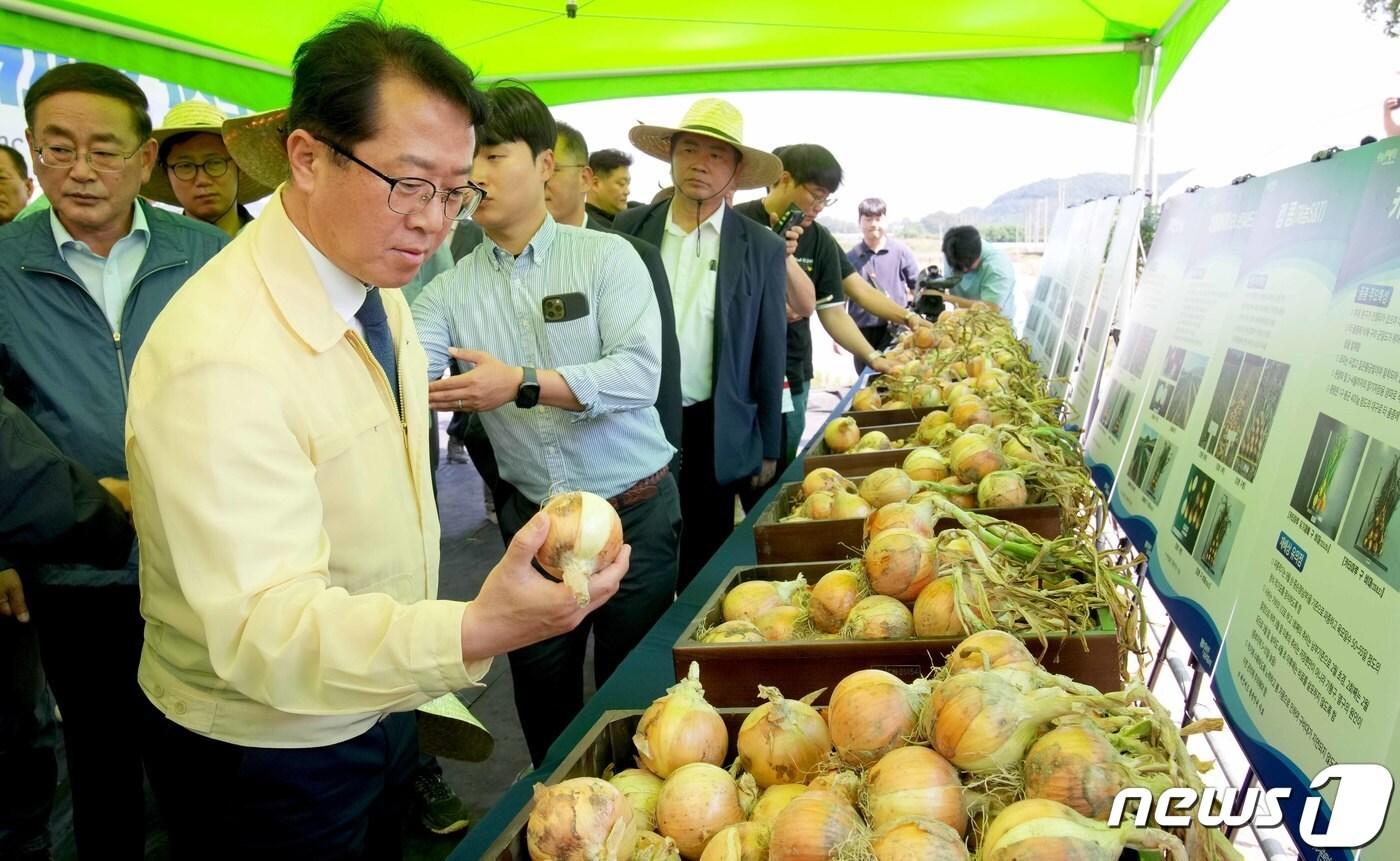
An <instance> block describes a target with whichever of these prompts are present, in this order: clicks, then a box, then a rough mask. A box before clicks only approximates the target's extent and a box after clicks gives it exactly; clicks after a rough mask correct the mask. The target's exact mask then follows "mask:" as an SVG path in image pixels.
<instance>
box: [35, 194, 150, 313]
mask: <svg viewBox="0 0 1400 861" xmlns="http://www.w3.org/2000/svg"><path fill="white" fill-rule="evenodd" d="M132 207H133V211H132V215H131V230H129V231H127V234H126V235H125V236H123V237H122V238H121V239H118V240H117V242H116V244H115V245H113V246H112V250H111V251H110V252H108V254H107V256H106V257H99V256H98V255H97V254H96V253H95V252H93V250H92V247H91V246H89V245H88V244H87V243H86V242H83V241H82V240H79V239H74V238H73V234H71V233H69V232H68V229H67V228H66V227H64V226H63V222H61V221H59V220H58V214H57V213H55V212H54V210H53V208H52V207H50V208H49V224H51V225H52V226H53V238H54V242H55V243H56V244H57V245H58V253H59V255H61V256H62V257H63V262H65V263H67V264H68V265H69V266H71V267H72V268H73V273H74V274H75V275H77V276H78V277H79V278H80V279H82V282H83V287H84V288H86V289H87V291H88V295H90V296H92V299H93V301H94V302H96V303H97V307H99V308H101V309H102V314H103V316H105V317H106V318H107V323H108V325H110V326H111V327H112V331H113V332H114V333H117V334H120V333H121V330H122V308H124V307H125V306H126V297H127V296H130V295H131V286H132V284H133V283H135V281H136V271H137V270H138V269H140V268H141V261H143V260H145V259H146V248H147V247H149V246H150V244H151V230H150V228H149V227H147V226H146V213H145V212H144V211H142V209H141V204H140V203H139V202H138V203H134V204H132Z"/></svg>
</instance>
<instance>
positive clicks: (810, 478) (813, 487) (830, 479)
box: [802, 466, 856, 497]
mask: <svg viewBox="0 0 1400 861" xmlns="http://www.w3.org/2000/svg"><path fill="white" fill-rule="evenodd" d="M855 489H856V486H855V484H854V483H853V482H852V481H851V480H850V479H848V478H845V477H844V476H842V475H841V473H839V472H837V471H836V470H834V469H832V468H831V467H829V466H820V467H817V468H816V469H814V470H812V471H811V472H809V473H807V475H806V477H804V478H803V479H802V495H803V496H804V497H806V496H811V495H812V494H814V493H820V492H822V491H825V492H827V493H835V492H836V491H838V490H844V491H847V492H854V491H855Z"/></svg>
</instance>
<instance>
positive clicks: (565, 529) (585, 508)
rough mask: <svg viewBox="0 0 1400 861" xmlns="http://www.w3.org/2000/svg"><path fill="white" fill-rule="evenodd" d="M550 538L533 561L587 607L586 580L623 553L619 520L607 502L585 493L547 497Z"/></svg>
mask: <svg viewBox="0 0 1400 861" xmlns="http://www.w3.org/2000/svg"><path fill="white" fill-rule="evenodd" d="M544 512H545V513H546V514H548V515H549V535H547V536H546V537H545V539H544V544H543V545H541V546H540V549H539V550H538V551H536V552H535V561H537V562H539V563H540V567H541V568H543V569H544V570H545V572H546V573H547V574H549V576H551V577H553V578H554V579H555V580H563V581H564V585H566V586H568V587H569V589H570V590H571V591H572V592H573V593H574V597H575V598H576V599H577V600H578V605H579V606H580V607H587V606H588V601H589V596H588V578H589V577H592V576H593V575H594V574H596V573H598V572H599V571H601V570H602V569H604V568H606V567H607V566H609V565H611V564H612V563H613V560H614V559H616V558H617V554H618V553H619V552H620V551H621V550H622V519H621V518H620V517H618V516H617V509H615V508H613V507H612V505H610V504H609V503H608V501H607V500H606V499H604V498H603V497H601V496H598V495H596V494H593V493H589V492H588V491H586V490H574V491H570V492H568V493H560V494H557V495H555V496H552V497H550V499H549V501H548V502H546V503H545V504H544Z"/></svg>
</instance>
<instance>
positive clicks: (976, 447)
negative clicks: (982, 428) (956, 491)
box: [948, 433, 1006, 482]
mask: <svg viewBox="0 0 1400 861" xmlns="http://www.w3.org/2000/svg"><path fill="white" fill-rule="evenodd" d="M948 465H949V466H951V467H952V468H953V474H954V475H956V476H957V477H958V478H960V479H962V480H963V481H966V482H978V481H981V480H982V479H983V478H985V477H986V476H988V475H990V474H991V473H993V472H996V471H997V470H999V469H1005V468H1006V458H1004V457H1002V455H1001V452H1000V451H998V450H997V448H996V446H995V445H994V444H993V443H992V442H991V441H989V440H988V439H987V438H986V437H984V436H982V435H980V434H973V433H965V434H963V435H962V436H960V437H958V438H957V439H955V440H953V444H952V445H950V446H949V447H948Z"/></svg>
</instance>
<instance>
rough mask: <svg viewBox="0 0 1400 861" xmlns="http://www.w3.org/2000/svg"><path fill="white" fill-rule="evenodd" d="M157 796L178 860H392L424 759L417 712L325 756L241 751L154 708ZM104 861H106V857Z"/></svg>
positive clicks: (148, 709)
mask: <svg viewBox="0 0 1400 861" xmlns="http://www.w3.org/2000/svg"><path fill="white" fill-rule="evenodd" d="M144 714H145V717H144V720H145V723H146V731H147V733H148V736H147V737H148V738H149V739H150V748H149V749H150V754H149V763H150V774H151V787H152V789H154V790H155V794H156V799H157V800H158V801H159V802H160V808H161V814H162V816H163V817H164V819H165V822H166V827H167V829H168V831H169V834H170V853H171V857H172V858H175V859H177V861H178V859H185V858H195V859H224V858H227V859H239V861H247V859H255V861H273V859H283V858H286V859H292V858H295V859H308V861H310V859H350V858H355V859H360V858H363V859H374V861H379V859H395V858H401V857H402V856H403V846H402V819H403V816H404V812H405V810H406V807H407V804H408V800H409V797H410V793H411V787H410V778H411V776H412V772H413V769H414V767H415V765H416V764H417V760H418V729H417V723H416V722H415V718H414V713H413V712H399V713H396V714H391V715H389V716H388V717H387V718H385V719H384V720H382V721H380V722H379V723H377V724H375V725H374V726H373V727H371V728H370V729H368V730H366V731H365V732H363V733H361V734H360V735H359V736H357V737H355V738H352V739H349V740H347V741H343V742H340V743H339V744H332V745H327V746H325V747H310V748H261V747H242V746H240V745H236V744H229V743H227V742H222V741H217V740H215V739H211V738H208V737H206V736H202V735H199V734H198V733H194V732H190V731H189V730H187V729H185V728H184V727H181V726H180V725H178V724H176V723H174V722H173V721H170V720H168V719H167V718H166V717H165V715H163V714H162V713H161V712H160V710H158V709H157V708H156V707H155V706H153V705H151V704H150V703H149V702H147V703H146V706H145V712H144ZM104 857H105V856H104Z"/></svg>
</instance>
